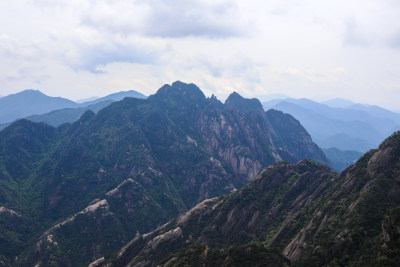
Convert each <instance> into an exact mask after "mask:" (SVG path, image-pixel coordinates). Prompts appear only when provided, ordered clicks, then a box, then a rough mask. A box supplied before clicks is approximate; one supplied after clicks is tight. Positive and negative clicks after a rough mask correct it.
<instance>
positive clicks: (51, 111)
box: [0, 90, 146, 130]
mask: <svg viewBox="0 0 400 267" xmlns="http://www.w3.org/2000/svg"><path fill="white" fill-rule="evenodd" d="M125 97H136V98H146V96H145V95H143V94H141V93H139V92H137V91H134V90H131V91H123V92H118V93H114V94H111V95H108V96H105V97H101V98H96V99H95V100H91V101H88V102H84V103H75V102H73V101H71V100H68V99H65V98H60V97H49V96H47V95H45V94H43V93H41V92H40V91H35V90H25V91H22V92H20V93H17V94H13V95H9V96H7V97H4V98H1V99H0V112H1V111H4V113H0V130H1V129H4V128H5V127H7V126H8V125H10V124H11V122H13V121H15V120H16V119H20V118H26V119H28V120H31V121H36V122H45V123H47V124H49V125H52V126H56V127H57V126H59V125H61V124H63V123H67V122H74V121H76V120H77V119H79V117H80V116H81V115H82V114H83V113H84V112H85V111H87V110H92V111H94V112H97V111H99V110H100V109H102V108H104V107H106V106H107V105H109V104H111V103H112V102H113V101H119V100H122V99H123V98H125Z"/></svg>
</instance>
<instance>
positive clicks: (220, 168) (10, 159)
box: [0, 82, 328, 266]
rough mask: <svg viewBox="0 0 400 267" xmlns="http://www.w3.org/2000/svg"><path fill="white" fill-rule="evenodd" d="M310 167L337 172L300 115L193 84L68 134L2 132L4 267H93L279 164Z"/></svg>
mask: <svg viewBox="0 0 400 267" xmlns="http://www.w3.org/2000/svg"><path fill="white" fill-rule="evenodd" d="M96 101H97V100H96ZM99 103H103V102H99ZM99 103H98V104H99ZM304 158H311V159H314V160H316V161H319V162H322V163H325V164H327V163H328V161H327V159H326V157H325V155H324V153H323V152H322V150H321V149H320V148H319V147H318V146H317V145H316V144H314V143H313V142H312V140H311V137H310V135H309V134H308V133H307V131H306V130H305V129H304V128H303V127H302V126H301V125H300V123H299V122H298V121H297V120H296V119H294V118H293V117H292V116H290V115H288V114H284V113H282V112H280V111H276V110H269V111H267V112H265V111H264V109H263V107H262V105H261V103H260V102H259V101H258V100H256V99H245V98H243V97H241V96H240V95H239V94H237V93H232V94H231V95H230V96H229V98H228V99H227V100H226V101H225V103H221V102H220V101H219V100H218V99H216V98H215V97H211V98H206V97H205V96H204V94H203V93H202V91H201V90H200V89H199V88H198V87H197V86H196V85H194V84H185V83H182V82H175V83H173V84H172V85H164V86H163V87H161V88H160V89H159V90H158V91H157V93H156V94H154V95H152V96H150V97H148V98H147V99H139V98H131V97H128V98H124V99H123V100H121V101H116V102H113V103H111V104H110V105H108V106H107V107H105V108H103V109H101V110H100V111H98V112H97V114H95V113H94V112H93V111H90V110H87V111H85V112H84V114H83V115H82V116H81V117H80V118H79V119H78V120H77V121H75V122H73V123H65V124H62V125H60V126H59V127H57V128H55V127H52V126H49V125H47V124H45V123H36V122H32V121H29V120H26V119H23V120H18V121H16V122H14V123H13V124H11V125H10V126H8V127H6V128H5V129H3V130H2V131H0V215H1V216H0V227H1V231H0V265H1V264H3V265H6V266H10V265H11V266H13V265H17V266H87V265H88V264H89V263H90V262H92V261H93V260H95V259H97V258H101V257H103V256H105V255H108V254H109V253H111V252H112V251H114V250H117V249H119V248H120V247H122V246H123V245H124V244H126V242H128V241H129V240H131V239H132V238H134V237H135V236H136V235H139V233H145V232H149V231H151V230H153V229H155V228H156V227H158V226H160V225H162V224H164V223H165V222H167V221H168V220H170V219H172V218H174V217H176V216H178V215H179V214H182V213H184V212H186V211H187V210H188V209H190V208H192V207H193V206H195V205H197V204H198V203H199V202H200V201H202V200H204V199H207V198H212V197H216V196H220V195H222V194H226V193H230V192H232V191H235V190H237V189H238V188H241V187H242V186H243V185H244V184H246V183H248V182H249V181H251V180H252V179H253V178H254V177H255V176H257V174H258V173H259V172H260V171H261V170H262V169H264V168H265V167H267V166H269V165H270V164H272V163H274V162H277V161H282V160H284V161H286V162H293V163H295V162H298V161H300V160H302V159H304ZM325 168H327V167H325ZM261 249H262V248H261ZM279 257H280V256H279ZM279 257H278V258H279ZM280 258H282V259H283V260H285V259H284V258H283V257H280ZM280 258H279V259H280ZM279 259H278V260H279Z"/></svg>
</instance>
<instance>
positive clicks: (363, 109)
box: [263, 98, 400, 153]
mask: <svg viewBox="0 0 400 267" xmlns="http://www.w3.org/2000/svg"><path fill="white" fill-rule="evenodd" d="M263 106H264V108H265V109H270V108H273V109H277V110H281V111H283V112H286V113H289V114H291V115H292V116H294V117H295V118H296V119H298V120H299V121H300V123H301V124H302V125H303V126H304V127H305V128H306V130H307V131H308V132H309V133H310V135H311V136H312V138H313V140H314V141H315V142H316V143H317V144H318V145H319V146H320V147H322V148H331V147H335V148H338V149H340V150H354V151H359V152H363V153H364V152H366V151H368V150H369V149H371V148H376V147H377V146H378V145H379V143H380V142H382V141H383V140H384V138H386V137H387V136H389V135H390V134H391V133H392V132H394V131H396V130H398V129H400V114H398V113H395V112H392V111H389V110H386V109H383V108H380V107H377V106H365V105H360V104H354V103H352V102H351V101H348V100H343V99H335V100H331V101H327V102H325V104H321V103H317V102H314V101H311V100H308V99H291V98H288V99H275V100H271V101H269V102H264V103H263Z"/></svg>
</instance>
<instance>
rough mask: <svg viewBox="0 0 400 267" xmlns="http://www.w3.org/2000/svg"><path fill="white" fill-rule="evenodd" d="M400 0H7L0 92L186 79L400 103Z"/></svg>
mask: <svg viewBox="0 0 400 267" xmlns="http://www.w3.org/2000/svg"><path fill="white" fill-rule="evenodd" d="M399 18H400V1H398V0H359V1H358V0H354V1H353V0H343V1H341V0H332V1H331V0H325V1H318V0H313V1H306V0H305V1H300V0H298V1H295V0H292V1H291V0H287V1H285V0H280V1H274V0H270V1H261V0H260V1H256V0H246V1H230V0H221V1H220V0H194V1H189V0H168V1H167V0H129V1H128V0H13V1H1V2H0V20H1V24H0V95H8V94H11V93H15V92H19V91H22V90H24V89H38V90H41V91H42V92H44V93H45V94H48V95H51V96H63V97H67V98H70V99H73V100H76V99H80V98H86V97H90V96H104V95H107V94H110V93H113V92H116V91H122V90H137V91H140V92H142V93H144V94H147V95H149V94H152V93H154V92H155V91H156V90H157V89H158V88H159V87H161V86H162V85H163V84H165V83H171V82H173V81H175V80H181V81H183V82H192V83H195V84H197V85H198V86H199V87H200V88H201V89H203V91H204V92H205V94H206V95H208V96H209V95H211V94H212V93H214V94H215V95H217V97H218V98H220V99H225V98H226V96H227V95H228V94H229V93H231V92H232V91H233V90H235V91H237V92H239V93H240V94H242V95H243V96H245V97H260V96H262V95H268V94H275V93H282V94H285V95H288V96H291V97H296V98H300V97H306V98H312V99H317V100H323V99H330V98H336V97H341V98H347V99H352V100H354V101H356V102H361V103H369V104H378V105H381V106H384V107H387V108H391V109H397V110H398V109H400V107H398V103H400V19H399Z"/></svg>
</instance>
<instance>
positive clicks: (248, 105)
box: [225, 92, 264, 112]
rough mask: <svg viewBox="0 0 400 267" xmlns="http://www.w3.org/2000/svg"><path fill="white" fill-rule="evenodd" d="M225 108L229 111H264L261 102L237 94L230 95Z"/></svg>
mask: <svg viewBox="0 0 400 267" xmlns="http://www.w3.org/2000/svg"><path fill="white" fill-rule="evenodd" d="M225 107H226V108H228V109H239V110H241V111H244V112H249V111H262V112H263V111H264V109H263V107H262V105H261V103H260V101H259V100H258V99H256V98H252V99H248V98H244V97H242V96H241V95H239V94H238V93H236V92H233V93H232V94H230V96H229V97H228V99H226V101H225Z"/></svg>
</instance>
